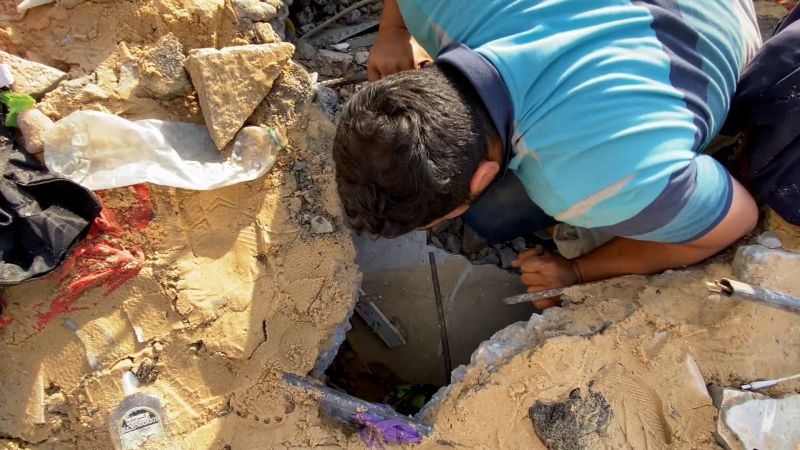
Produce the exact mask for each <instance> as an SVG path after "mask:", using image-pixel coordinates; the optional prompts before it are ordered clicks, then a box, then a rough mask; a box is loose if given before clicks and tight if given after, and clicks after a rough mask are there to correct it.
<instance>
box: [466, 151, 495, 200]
mask: <svg viewBox="0 0 800 450" xmlns="http://www.w3.org/2000/svg"><path fill="white" fill-rule="evenodd" d="M498 173H500V164H498V163H497V162H496V161H490V160H488V159H484V160H483V161H481V163H480V164H479V165H478V170H476V171H475V173H474V174H473V175H472V180H470V182H469V193H470V194H471V195H480V194H481V193H482V192H483V191H485V190H486V188H488V187H489V185H490V184H492V181H494V179H495V178H497V174H498Z"/></svg>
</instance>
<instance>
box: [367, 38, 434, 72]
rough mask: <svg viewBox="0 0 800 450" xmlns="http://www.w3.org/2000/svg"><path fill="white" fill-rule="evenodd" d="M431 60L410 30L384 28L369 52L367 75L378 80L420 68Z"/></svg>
mask: <svg viewBox="0 0 800 450" xmlns="http://www.w3.org/2000/svg"><path fill="white" fill-rule="evenodd" d="M429 61H431V57H430V56H428V53H427V52H426V51H425V50H424V49H423V48H422V47H420V45H419V44H417V41H415V40H414V38H413V37H411V33H409V32H408V30H406V29H405V28H382V29H381V30H380V31H379V32H378V39H377V41H376V42H375V47H373V48H372V51H371V52H370V54H369V60H368V61H367V76H368V77H369V80H370V81H376V80H380V79H381V78H384V77H387V76H389V75H391V74H393V73H397V72H402V71H404V70H414V69H419V68H420V67H422V66H423V65H424V64H425V63H427V62H429Z"/></svg>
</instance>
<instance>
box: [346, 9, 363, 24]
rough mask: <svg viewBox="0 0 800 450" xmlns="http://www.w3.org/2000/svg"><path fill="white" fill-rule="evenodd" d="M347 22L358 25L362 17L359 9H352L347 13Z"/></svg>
mask: <svg viewBox="0 0 800 450" xmlns="http://www.w3.org/2000/svg"><path fill="white" fill-rule="evenodd" d="M346 20H347V23H348V25H358V24H360V23H361V22H362V21H363V17H362V14H361V11H359V10H357V9H356V10H354V11H353V12H351V13H350V14H348V15H347V19H346Z"/></svg>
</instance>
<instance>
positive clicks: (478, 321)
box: [325, 233, 534, 415]
mask: <svg viewBox="0 0 800 450" xmlns="http://www.w3.org/2000/svg"><path fill="white" fill-rule="evenodd" d="M425 240H426V236H425V233H417V234H415V235H412V236H408V237H406V238H403V239H400V240H397V239H395V240H391V241H388V240H381V239H379V240H377V241H373V240H364V241H358V240H357V241H356V247H357V248H358V250H359V264H360V265H361V269H362V271H363V273H364V275H363V280H362V284H361V295H360V296H359V297H360V301H361V302H367V303H369V304H370V306H371V308H373V310H377V311H379V312H380V314H379V315H380V316H381V317H383V318H384V320H383V322H381V321H376V320H374V318H373V319H371V320H369V323H368V322H367V321H365V320H364V319H363V318H362V316H360V315H359V310H360V309H362V308H360V307H361V306H363V303H362V304H361V305H359V307H357V308H356V313H354V314H353V317H352V318H351V319H350V325H351V326H352V329H351V330H350V331H349V332H348V333H347V337H346V340H345V342H344V343H343V344H342V345H341V346H340V348H339V351H338V353H337V354H336V357H335V358H334V360H333V362H332V363H331V364H330V366H328V368H327V370H326V372H325V379H326V381H327V383H328V385H329V386H330V387H332V388H335V389H338V390H341V391H344V392H347V393H348V394H350V395H353V396H355V397H358V398H360V399H362V400H366V401H369V402H373V403H384V404H388V405H390V406H392V407H393V408H395V410H397V411H398V412H400V413H402V414H405V415H413V414H416V413H417V412H419V410H420V409H421V408H422V407H423V406H424V405H425V404H426V403H427V402H428V401H429V400H430V399H431V397H432V396H433V395H434V394H435V393H436V392H437V391H438V389H439V388H441V387H443V386H445V385H447V384H449V383H450V377H449V374H448V375H447V377H445V369H444V364H445V363H444V352H443V347H442V339H441V336H440V332H439V321H438V319H437V310H436V304H435V301H434V292H433V283H432V278H431V276H432V275H431V267H430V263H429V260H428V252H429V251H433V252H434V253H435V255H436V264H437V269H438V270H437V272H438V278H439V284H440V287H441V296H442V301H443V306H444V313H445V322H446V326H447V334H448V340H449V347H450V354H451V359H452V366H453V368H454V369H455V368H456V367H458V366H459V365H467V364H469V362H470V357H471V356H472V353H473V352H474V351H475V350H476V349H477V348H478V346H479V345H480V343H481V342H483V341H486V340H487V339H489V338H490V337H491V336H492V335H494V334H495V333H496V332H498V331H500V330H502V329H504V328H505V327H507V326H508V325H511V324H513V323H516V322H520V321H527V320H528V319H529V318H530V317H531V314H533V313H534V309H533V307H532V305H530V304H520V305H513V306H507V305H505V304H503V302H502V299H503V298H505V297H509V296H512V295H516V294H519V293H521V292H523V291H524V286H523V285H522V284H521V283H520V280H519V276H518V275H516V274H512V273H509V272H508V271H506V270H503V269H501V268H499V267H497V266H494V265H474V264H472V263H470V262H469V261H468V260H466V259H465V258H463V257H461V256H457V255H449V254H447V253H445V252H442V251H440V250H438V249H435V248H433V247H430V246H428V245H426V243H425ZM386 245H390V246H392V253H391V255H392V256H391V258H386V257H385V256H386V255H387V253H386V252H384V251H383V250H382V246H386ZM376 322H378V323H377V324H376ZM387 328H391V329H392V330H393V331H392V332H393V333H399V336H397V337H396V338H395V339H391V335H390V336H389V337H387V336H386V329H387ZM392 342H404V343H403V344H400V345H397V344H395V345H392V346H393V348H390V347H389V345H391V343H392ZM387 344H389V345H387Z"/></svg>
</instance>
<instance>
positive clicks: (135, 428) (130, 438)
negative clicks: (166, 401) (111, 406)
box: [119, 406, 164, 450]
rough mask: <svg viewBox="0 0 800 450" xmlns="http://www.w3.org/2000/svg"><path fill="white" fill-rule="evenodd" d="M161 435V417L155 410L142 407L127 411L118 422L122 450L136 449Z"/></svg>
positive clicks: (162, 429) (162, 428)
mask: <svg viewBox="0 0 800 450" xmlns="http://www.w3.org/2000/svg"><path fill="white" fill-rule="evenodd" d="M163 434H164V426H163V425H162V424H161V417H160V416H159V415H158V413H157V412H156V411H155V410H153V409H150V408H145V407H143V406H138V407H136V408H132V409H130V410H128V412H126V413H125V415H124V416H123V417H122V420H120V422H119V438H120V444H121V447H122V449H123V450H128V449H130V450H133V449H137V448H139V447H140V446H141V444H143V443H144V442H145V441H147V440H150V439H154V438H158V437H160V436H162V435H163Z"/></svg>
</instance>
